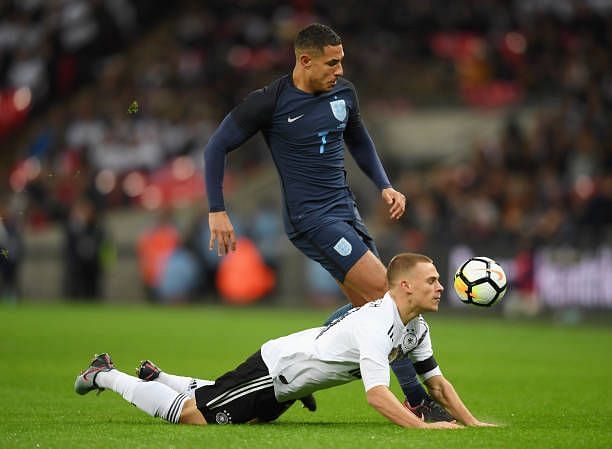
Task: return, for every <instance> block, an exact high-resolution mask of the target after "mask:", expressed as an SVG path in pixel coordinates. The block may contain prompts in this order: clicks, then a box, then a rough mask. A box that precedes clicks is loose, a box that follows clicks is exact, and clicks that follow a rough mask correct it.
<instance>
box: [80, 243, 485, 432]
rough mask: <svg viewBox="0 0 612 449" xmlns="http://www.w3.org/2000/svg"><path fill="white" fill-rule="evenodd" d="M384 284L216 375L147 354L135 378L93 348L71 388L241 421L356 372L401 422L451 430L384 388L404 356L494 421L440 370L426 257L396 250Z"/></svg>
mask: <svg viewBox="0 0 612 449" xmlns="http://www.w3.org/2000/svg"><path fill="white" fill-rule="evenodd" d="M387 277H388V283H389V287H390V289H389V291H388V292H387V293H386V294H385V296H384V297H383V298H381V299H379V300H377V301H373V302H370V303H367V304H365V305H364V306H363V307H361V308H355V309H352V310H351V312H350V313H348V314H346V315H344V316H343V317H341V318H339V319H338V320H336V321H334V322H332V323H331V324H330V325H329V326H326V327H318V328H312V329H307V330H304V331H301V332H297V333H294V334H291V335H287V336H285V337H280V338H277V339H274V340H270V341H268V342H266V343H264V344H263V345H262V347H261V349H260V350H259V351H257V352H256V353H255V354H253V355H252V356H251V357H249V358H248V359H247V360H246V361H245V362H244V363H242V364H241V365H240V366H238V367H237V368H236V369H235V370H233V371H230V372H228V373H226V374H224V375H223V376H221V377H219V378H218V379H216V380H215V381H209V380H201V379H196V378H192V377H184V376H177V375H173V374H169V373H166V372H164V371H161V370H160V369H159V368H158V367H157V366H155V365H154V364H153V363H152V362H150V361H148V360H146V361H144V362H143V363H142V364H141V366H140V369H139V372H138V375H139V378H136V377H133V376H129V375H127V374H125V373H122V372H120V371H118V370H117V369H115V367H114V365H113V363H112V361H111V360H110V357H109V356H108V354H102V355H100V356H97V357H96V358H95V359H94V360H93V361H92V363H91V364H90V366H89V367H88V368H87V369H86V370H85V371H83V372H82V373H81V374H80V375H79V376H77V379H76V382H75V390H76V392H77V393H79V394H86V393H88V392H89V391H92V390H96V389H98V390H102V389H106V388H108V389H111V390H113V391H115V392H117V393H119V394H121V395H122V396H123V397H124V398H125V399H126V400H128V401H129V402H131V403H132V404H134V405H136V406H137V407H138V408H140V409H141V410H143V411H145V412H147V413H149V414H150V415H152V416H159V417H161V418H163V419H165V420H167V421H170V422H174V423H185V424H207V423H208V424H230V423H233V424H239V423H247V422H267V421H272V420H274V419H276V418H278V417H279V416H280V415H281V414H282V413H284V412H285V411H286V410H287V409H288V408H289V407H290V406H291V405H292V404H293V402H295V400H298V399H304V398H307V397H308V396H309V395H310V394H312V393H313V392H315V391H318V390H322V389H325V388H330V387H333V386H336V385H341V384H344V383H347V382H350V381H353V380H356V379H362V381H363V385H364V388H365V394H366V399H367V402H368V403H369V404H370V405H371V406H372V407H374V408H375V409H376V410H377V411H378V412H379V413H380V414H382V415H383V416H385V417H386V418H387V419H389V420H390V421H391V422H393V423H395V424H398V425H400V426H403V427H418V428H437V429H442V428H445V429H452V428H457V427H460V425H459V424H457V423H455V422H433V423H427V422H424V421H423V420H422V417H418V416H416V415H415V414H414V413H412V412H411V411H409V410H408V409H407V408H406V407H405V406H404V405H403V404H402V403H401V402H400V401H399V400H398V399H397V398H396V397H395V395H394V394H393V393H392V392H391V390H390V389H389V382H390V375H389V372H390V369H389V362H391V361H393V360H395V359H396V358H397V357H410V358H411V359H412V361H413V363H414V366H415V369H416V371H417V373H418V374H419V376H420V377H421V380H422V381H423V382H424V383H425V385H426V386H427V389H428V392H429V394H430V395H431V396H432V397H433V398H434V399H435V400H436V401H438V402H439V403H440V404H441V405H442V406H444V407H445V409H446V410H447V411H448V412H449V413H450V414H451V415H452V416H453V417H455V418H456V420H457V422H458V423H461V424H463V425H466V426H493V425H494V424H489V423H486V422H482V421H479V420H478V419H476V418H475V417H474V416H473V415H472V413H471V412H470V411H469V410H468V408H467V407H466V406H465V405H464V403H463V401H462V400H461V398H460V397H459V395H458V394H457V392H456V391H455V389H454V388H453V386H452V385H451V383H450V382H449V381H448V380H446V379H445V377H444V376H443V375H442V371H441V370H440V367H439V366H438V363H437V362H436V360H435V358H434V354H433V348H432V344H431V337H430V334H429V327H428V325H427V322H426V321H425V319H424V318H423V317H422V316H421V313H422V312H435V311H437V310H438V304H439V302H440V296H441V293H442V291H443V290H444V288H443V287H442V284H441V283H440V275H439V274H438V271H437V270H436V267H435V265H434V264H433V262H432V260H431V259H430V258H429V257H427V256H424V255H420V254H413V253H403V254H399V255H397V256H395V257H394V258H393V259H392V260H391V262H390V263H389V267H388V271H387Z"/></svg>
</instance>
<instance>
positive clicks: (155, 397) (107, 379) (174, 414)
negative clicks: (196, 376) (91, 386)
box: [95, 369, 189, 424]
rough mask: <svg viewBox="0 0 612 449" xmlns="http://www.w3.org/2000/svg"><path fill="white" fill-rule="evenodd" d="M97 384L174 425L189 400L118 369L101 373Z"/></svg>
mask: <svg viewBox="0 0 612 449" xmlns="http://www.w3.org/2000/svg"><path fill="white" fill-rule="evenodd" d="M95 383H96V385H97V386H99V387H101V388H108V389H109V390H112V391H114V392H116V393H119V394H120V395H121V396H123V399H125V400H126V401H128V402H130V403H131V404H134V405H135V406H136V407H138V408H139V409H140V410H142V411H143V412H145V413H148V414H149V415H151V416H156V417H157V416H158V417H160V418H162V419H165V420H166V421H169V422H171V423H174V424H178V422H179V419H180V417H181V411H182V410H183V405H185V401H187V400H188V399H189V396H187V395H186V394H184V393H177V392H176V391H174V390H173V389H172V388H169V387H168V386H166V385H164V384H161V383H158V382H143V381H142V380H140V379H138V378H137V377H133V376H130V375H128V374H125V373H122V372H121V371H118V370H116V369H113V370H111V371H103V372H99V373H98V374H97V375H96V378H95Z"/></svg>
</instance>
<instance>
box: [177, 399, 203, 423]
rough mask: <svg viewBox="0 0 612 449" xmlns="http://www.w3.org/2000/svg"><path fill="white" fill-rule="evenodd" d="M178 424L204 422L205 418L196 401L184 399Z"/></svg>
mask: <svg viewBox="0 0 612 449" xmlns="http://www.w3.org/2000/svg"><path fill="white" fill-rule="evenodd" d="M179 423H180V424H198V425H204V424H206V420H205V419H204V416H203V415H202V412H200V410H199V409H198V407H197V406H196V402H195V401H194V400H193V399H189V400H187V401H185V405H183V410H181V417H180V419H179Z"/></svg>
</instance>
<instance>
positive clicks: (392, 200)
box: [382, 187, 406, 220]
mask: <svg viewBox="0 0 612 449" xmlns="http://www.w3.org/2000/svg"><path fill="white" fill-rule="evenodd" d="M382 198H383V200H384V201H385V203H387V204H388V205H389V206H391V207H389V216H390V217H391V219H392V220H399V219H400V217H401V216H402V215H404V211H405V210H406V197H405V196H404V194H403V193H400V192H398V191H397V190H395V189H394V188H393V187H387V188H386V189H384V190H383V191H382Z"/></svg>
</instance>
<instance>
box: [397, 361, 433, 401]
mask: <svg viewBox="0 0 612 449" xmlns="http://www.w3.org/2000/svg"><path fill="white" fill-rule="evenodd" d="M391 369H392V370H393V373H395V377H397V380H398V382H399V384H400V387H401V388H402V391H403V392H404V395H405V396H406V399H408V402H409V403H410V405H412V406H415V405H419V404H420V403H421V402H422V401H423V400H424V399H428V398H429V395H428V394H427V392H426V391H425V389H424V388H423V385H421V382H419V379H417V375H416V371H415V370H414V366H413V365H412V361H411V360H410V359H409V358H408V357H404V358H401V359H395V360H394V361H393V362H392V363H391Z"/></svg>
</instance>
